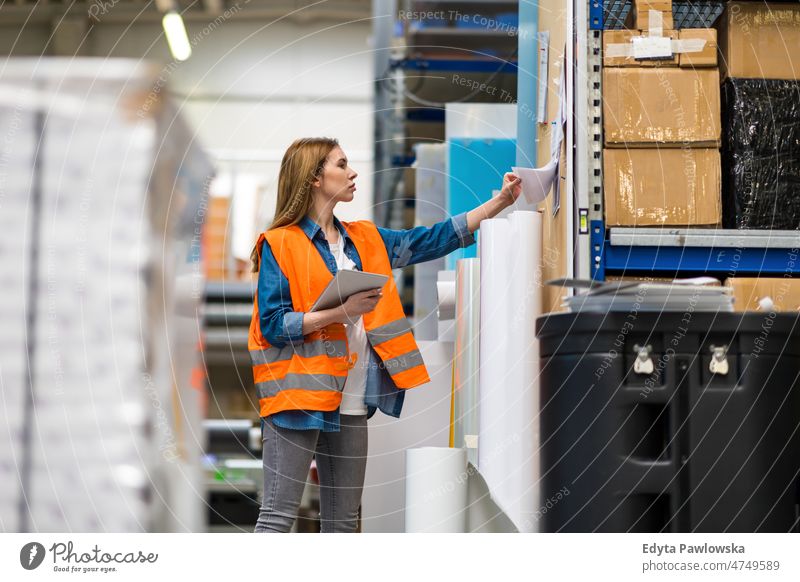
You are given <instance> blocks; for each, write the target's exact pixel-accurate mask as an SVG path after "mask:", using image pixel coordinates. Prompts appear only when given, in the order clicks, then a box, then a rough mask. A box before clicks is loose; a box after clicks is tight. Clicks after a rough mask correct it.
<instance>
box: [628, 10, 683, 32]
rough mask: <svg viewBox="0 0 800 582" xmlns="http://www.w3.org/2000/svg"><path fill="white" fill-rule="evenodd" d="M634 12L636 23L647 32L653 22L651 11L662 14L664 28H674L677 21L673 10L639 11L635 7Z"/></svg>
mask: <svg viewBox="0 0 800 582" xmlns="http://www.w3.org/2000/svg"><path fill="white" fill-rule="evenodd" d="M632 12H633V19H634V23H635V24H636V28H637V29H639V30H644V31H645V32H647V31H649V30H650V29H651V28H652V23H651V22H650V13H651V12H658V13H660V14H661V29H662V30H672V29H673V28H675V23H674V21H673V19H672V11H668V12H663V11H661V10H655V11H654V10H642V11H637V10H636V8H634V9H633V11H632Z"/></svg>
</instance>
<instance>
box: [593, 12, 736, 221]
mask: <svg viewBox="0 0 800 582" xmlns="http://www.w3.org/2000/svg"><path fill="white" fill-rule="evenodd" d="M632 24H633V25H635V27H636V28H635V30H612V31H606V32H605V33H604V36H603V65H604V67H603V95H604V103H603V123H604V130H605V131H604V133H605V150H604V154H603V160H604V163H603V172H604V191H605V210H606V216H605V217H606V224H607V225H608V226H658V225H675V226H693V225H703V226H712V225H717V224H719V223H720V221H721V214H722V211H721V201H720V179H721V178H720V154H719V150H718V148H719V145H720V137H721V124H720V88H719V71H718V69H717V43H716V31H715V30H714V29H691V30H680V31H676V30H673V29H672V27H673V21H672V2H671V0H635V1H634V9H633V22H632Z"/></svg>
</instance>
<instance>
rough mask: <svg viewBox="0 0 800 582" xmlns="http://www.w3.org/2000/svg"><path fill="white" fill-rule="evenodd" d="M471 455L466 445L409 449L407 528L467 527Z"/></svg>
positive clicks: (417, 530) (409, 530) (410, 530)
mask: <svg viewBox="0 0 800 582" xmlns="http://www.w3.org/2000/svg"><path fill="white" fill-rule="evenodd" d="M466 507H467V455H466V451H465V450H464V449H452V448H446V447H422V448H418V449H408V450H407V451H406V532H407V533H422V532H426V533H463V532H465V531H466Z"/></svg>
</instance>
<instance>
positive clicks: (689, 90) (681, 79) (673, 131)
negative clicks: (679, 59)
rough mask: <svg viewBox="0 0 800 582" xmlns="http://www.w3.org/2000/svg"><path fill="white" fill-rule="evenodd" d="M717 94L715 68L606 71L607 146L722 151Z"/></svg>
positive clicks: (641, 68) (609, 69) (604, 105)
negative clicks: (694, 148) (711, 149)
mask: <svg viewBox="0 0 800 582" xmlns="http://www.w3.org/2000/svg"><path fill="white" fill-rule="evenodd" d="M719 94H720V93H719V72H718V71H717V70H716V69H679V68H644V67H620V68H608V69H605V70H604V71H603V127H604V129H605V143H606V146H607V147H623V146H626V147H652V146H653V145H654V144H664V145H671V146H676V147H677V146H681V145H686V144H691V145H692V147H710V146H719V141H720V135H721V125H720V97H719Z"/></svg>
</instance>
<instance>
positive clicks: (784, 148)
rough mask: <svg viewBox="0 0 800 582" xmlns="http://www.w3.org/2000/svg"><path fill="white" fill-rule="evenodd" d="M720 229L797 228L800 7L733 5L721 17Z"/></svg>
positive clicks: (799, 215)
mask: <svg viewBox="0 0 800 582" xmlns="http://www.w3.org/2000/svg"><path fill="white" fill-rule="evenodd" d="M720 46H721V49H722V57H723V58H722V59H721V63H720V64H721V67H722V71H723V76H724V77H725V82H724V84H723V90H722V97H723V103H722V111H723V120H724V122H725V123H724V129H723V143H722V159H723V170H722V174H723V196H722V200H723V210H724V224H725V227H726V228H755V229H778V230H797V229H798V228H800V80H799V79H800V5H798V4H797V3H792V4H783V3H780V4H778V3H773V4H765V3H763V2H731V3H730V4H728V6H727V8H726V10H725V13H724V14H723V17H722V18H721V20H720Z"/></svg>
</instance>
